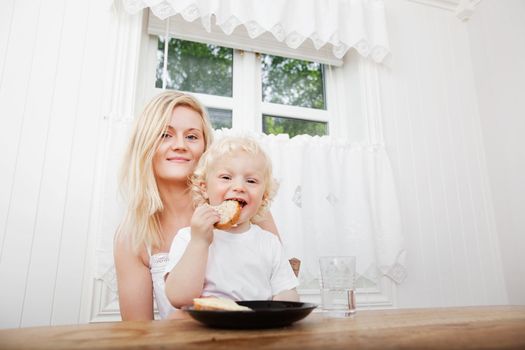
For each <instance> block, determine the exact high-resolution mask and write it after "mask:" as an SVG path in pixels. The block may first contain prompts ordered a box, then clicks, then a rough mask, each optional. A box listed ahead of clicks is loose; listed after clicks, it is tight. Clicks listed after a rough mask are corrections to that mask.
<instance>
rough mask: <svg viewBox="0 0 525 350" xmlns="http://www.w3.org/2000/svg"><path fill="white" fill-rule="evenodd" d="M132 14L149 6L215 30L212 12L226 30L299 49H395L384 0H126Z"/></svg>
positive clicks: (371, 52) (369, 52)
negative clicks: (304, 46) (391, 46)
mask: <svg viewBox="0 0 525 350" xmlns="http://www.w3.org/2000/svg"><path fill="white" fill-rule="evenodd" d="M120 1H122V4H123V6H124V9H125V10H126V11H127V12H129V13H137V12H138V11H140V10H142V9H144V8H150V9H151V11H152V12H153V13H154V14H155V15H156V16H157V17H159V18H160V19H165V18H168V17H171V16H175V15H181V16H182V17H183V18H184V20H186V21H189V22H192V21H194V20H197V19H200V22H201V23H202V26H203V27H204V28H205V29H206V31H208V32H210V30H211V26H212V17H214V20H215V24H216V25H217V26H219V27H220V28H221V29H222V31H223V32H224V33H225V34H226V35H230V34H231V33H232V32H233V31H234V30H235V28H236V27H238V26H240V25H243V26H244V27H245V28H246V31H247V33H248V35H249V37H250V38H252V39H253V38H257V37H258V36H260V35H261V34H263V33H266V32H270V33H272V34H273V37H274V38H275V39H276V40H277V41H279V42H285V43H286V45H287V46H288V47H290V48H292V49H296V48H298V47H300V46H301V44H303V42H304V41H305V40H307V39H310V40H311V41H312V42H313V44H314V46H315V48H316V49H319V48H321V47H323V46H325V45H330V46H331V49H332V53H333V55H334V56H335V57H337V58H338V59H340V58H342V57H343V56H344V55H345V53H346V52H347V51H348V50H349V49H351V48H354V49H356V50H357V52H359V54H361V55H362V56H365V57H371V58H372V59H373V60H374V61H376V62H381V61H382V60H383V59H384V58H385V56H386V55H387V54H388V53H389V45H388V37H387V30H386V21H385V10H384V3H383V0H272V1H271V2H268V1H260V0H120Z"/></svg>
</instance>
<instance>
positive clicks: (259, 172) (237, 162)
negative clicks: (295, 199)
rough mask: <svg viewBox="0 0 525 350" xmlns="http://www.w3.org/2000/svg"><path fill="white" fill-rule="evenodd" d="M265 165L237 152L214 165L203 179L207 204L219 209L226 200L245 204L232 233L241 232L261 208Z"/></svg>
mask: <svg viewBox="0 0 525 350" xmlns="http://www.w3.org/2000/svg"><path fill="white" fill-rule="evenodd" d="M265 170H266V169H265V163H264V158H263V156H262V155H257V156H253V155H250V154H248V153H246V152H244V151H237V152H234V153H233V154H231V155H228V156H226V157H224V158H221V159H220V160H218V161H216V164H214V165H213V168H212V169H211V171H210V172H209V174H208V177H207V179H206V185H205V187H206V192H207V194H208V197H209V200H210V204H211V205H218V204H220V203H222V202H223V201H225V200H227V199H237V200H239V201H240V202H242V203H243V204H244V206H243V208H242V211H241V216H240V219H239V222H238V225H237V226H236V227H234V228H233V229H232V230H230V231H232V232H244V231H245V230H247V229H248V228H249V226H250V219H251V218H252V217H253V216H254V215H255V214H256V213H257V211H258V210H259V207H260V206H261V203H262V200H263V196H264V192H265V188H266V179H265Z"/></svg>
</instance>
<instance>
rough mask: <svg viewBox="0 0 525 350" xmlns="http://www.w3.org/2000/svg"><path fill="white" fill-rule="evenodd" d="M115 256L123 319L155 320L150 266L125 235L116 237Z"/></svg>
mask: <svg viewBox="0 0 525 350" xmlns="http://www.w3.org/2000/svg"><path fill="white" fill-rule="evenodd" d="M114 256H115V268H116V271H117V283H118V297H119V305H120V315H121V317H122V320H123V321H131V320H153V283H152V280H151V272H150V270H149V268H148V266H146V265H145V264H144V262H143V260H142V259H141V257H140V254H139V253H134V252H133V251H132V249H131V244H130V242H129V240H127V239H126V238H125V237H117V239H115V248H114Z"/></svg>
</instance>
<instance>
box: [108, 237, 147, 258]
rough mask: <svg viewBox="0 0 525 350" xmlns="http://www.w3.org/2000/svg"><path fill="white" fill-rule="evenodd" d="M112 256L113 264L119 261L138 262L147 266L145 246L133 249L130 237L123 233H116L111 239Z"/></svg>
mask: <svg viewBox="0 0 525 350" xmlns="http://www.w3.org/2000/svg"><path fill="white" fill-rule="evenodd" d="M113 255H114V257H115V263H117V264H118V262H119V261H132V260H138V261H140V262H141V263H142V264H144V265H146V266H149V254H148V251H147V249H146V245H141V246H139V247H138V248H135V247H133V242H132V240H131V237H130V236H129V235H127V234H125V232H119V231H117V232H116V233H115V237H114V239H113Z"/></svg>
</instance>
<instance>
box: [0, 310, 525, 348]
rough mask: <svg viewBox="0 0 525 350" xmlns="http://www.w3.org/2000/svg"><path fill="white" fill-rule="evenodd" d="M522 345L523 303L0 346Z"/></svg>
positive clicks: (18, 337) (11, 336) (57, 335)
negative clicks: (264, 326) (253, 327)
mask: <svg viewBox="0 0 525 350" xmlns="http://www.w3.org/2000/svg"><path fill="white" fill-rule="evenodd" d="M122 348H126V349H131V348H148V349H160V348H163V349H201V350H202V349H239V348H241V349H242V348H247V349H251V350H254V349H301V350H307V349H322V350H325V349H358V348H367V349H394V348H395V349H400V348H402V349H424V348H432V349H494V348H498V349H525V306H486V307H462V308H434V309H402V310H374V311H358V313H357V314H356V315H355V316H353V317H350V318H334V317H328V316H326V315H325V314H323V313H322V312H317V313H312V314H310V315H309V316H308V317H307V318H305V319H304V320H302V321H300V322H298V323H295V324H294V325H292V326H290V327H286V328H280V329H269V330H249V331H246V330H217V329H211V328H206V327H205V326H202V325H201V324H199V323H197V322H196V321H194V320H192V319H184V320H171V321H149V322H117V323H104V324H89V325H80V326H55V327H34V328H22V329H8V330H1V331H0V349H3V350H7V349H122Z"/></svg>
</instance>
